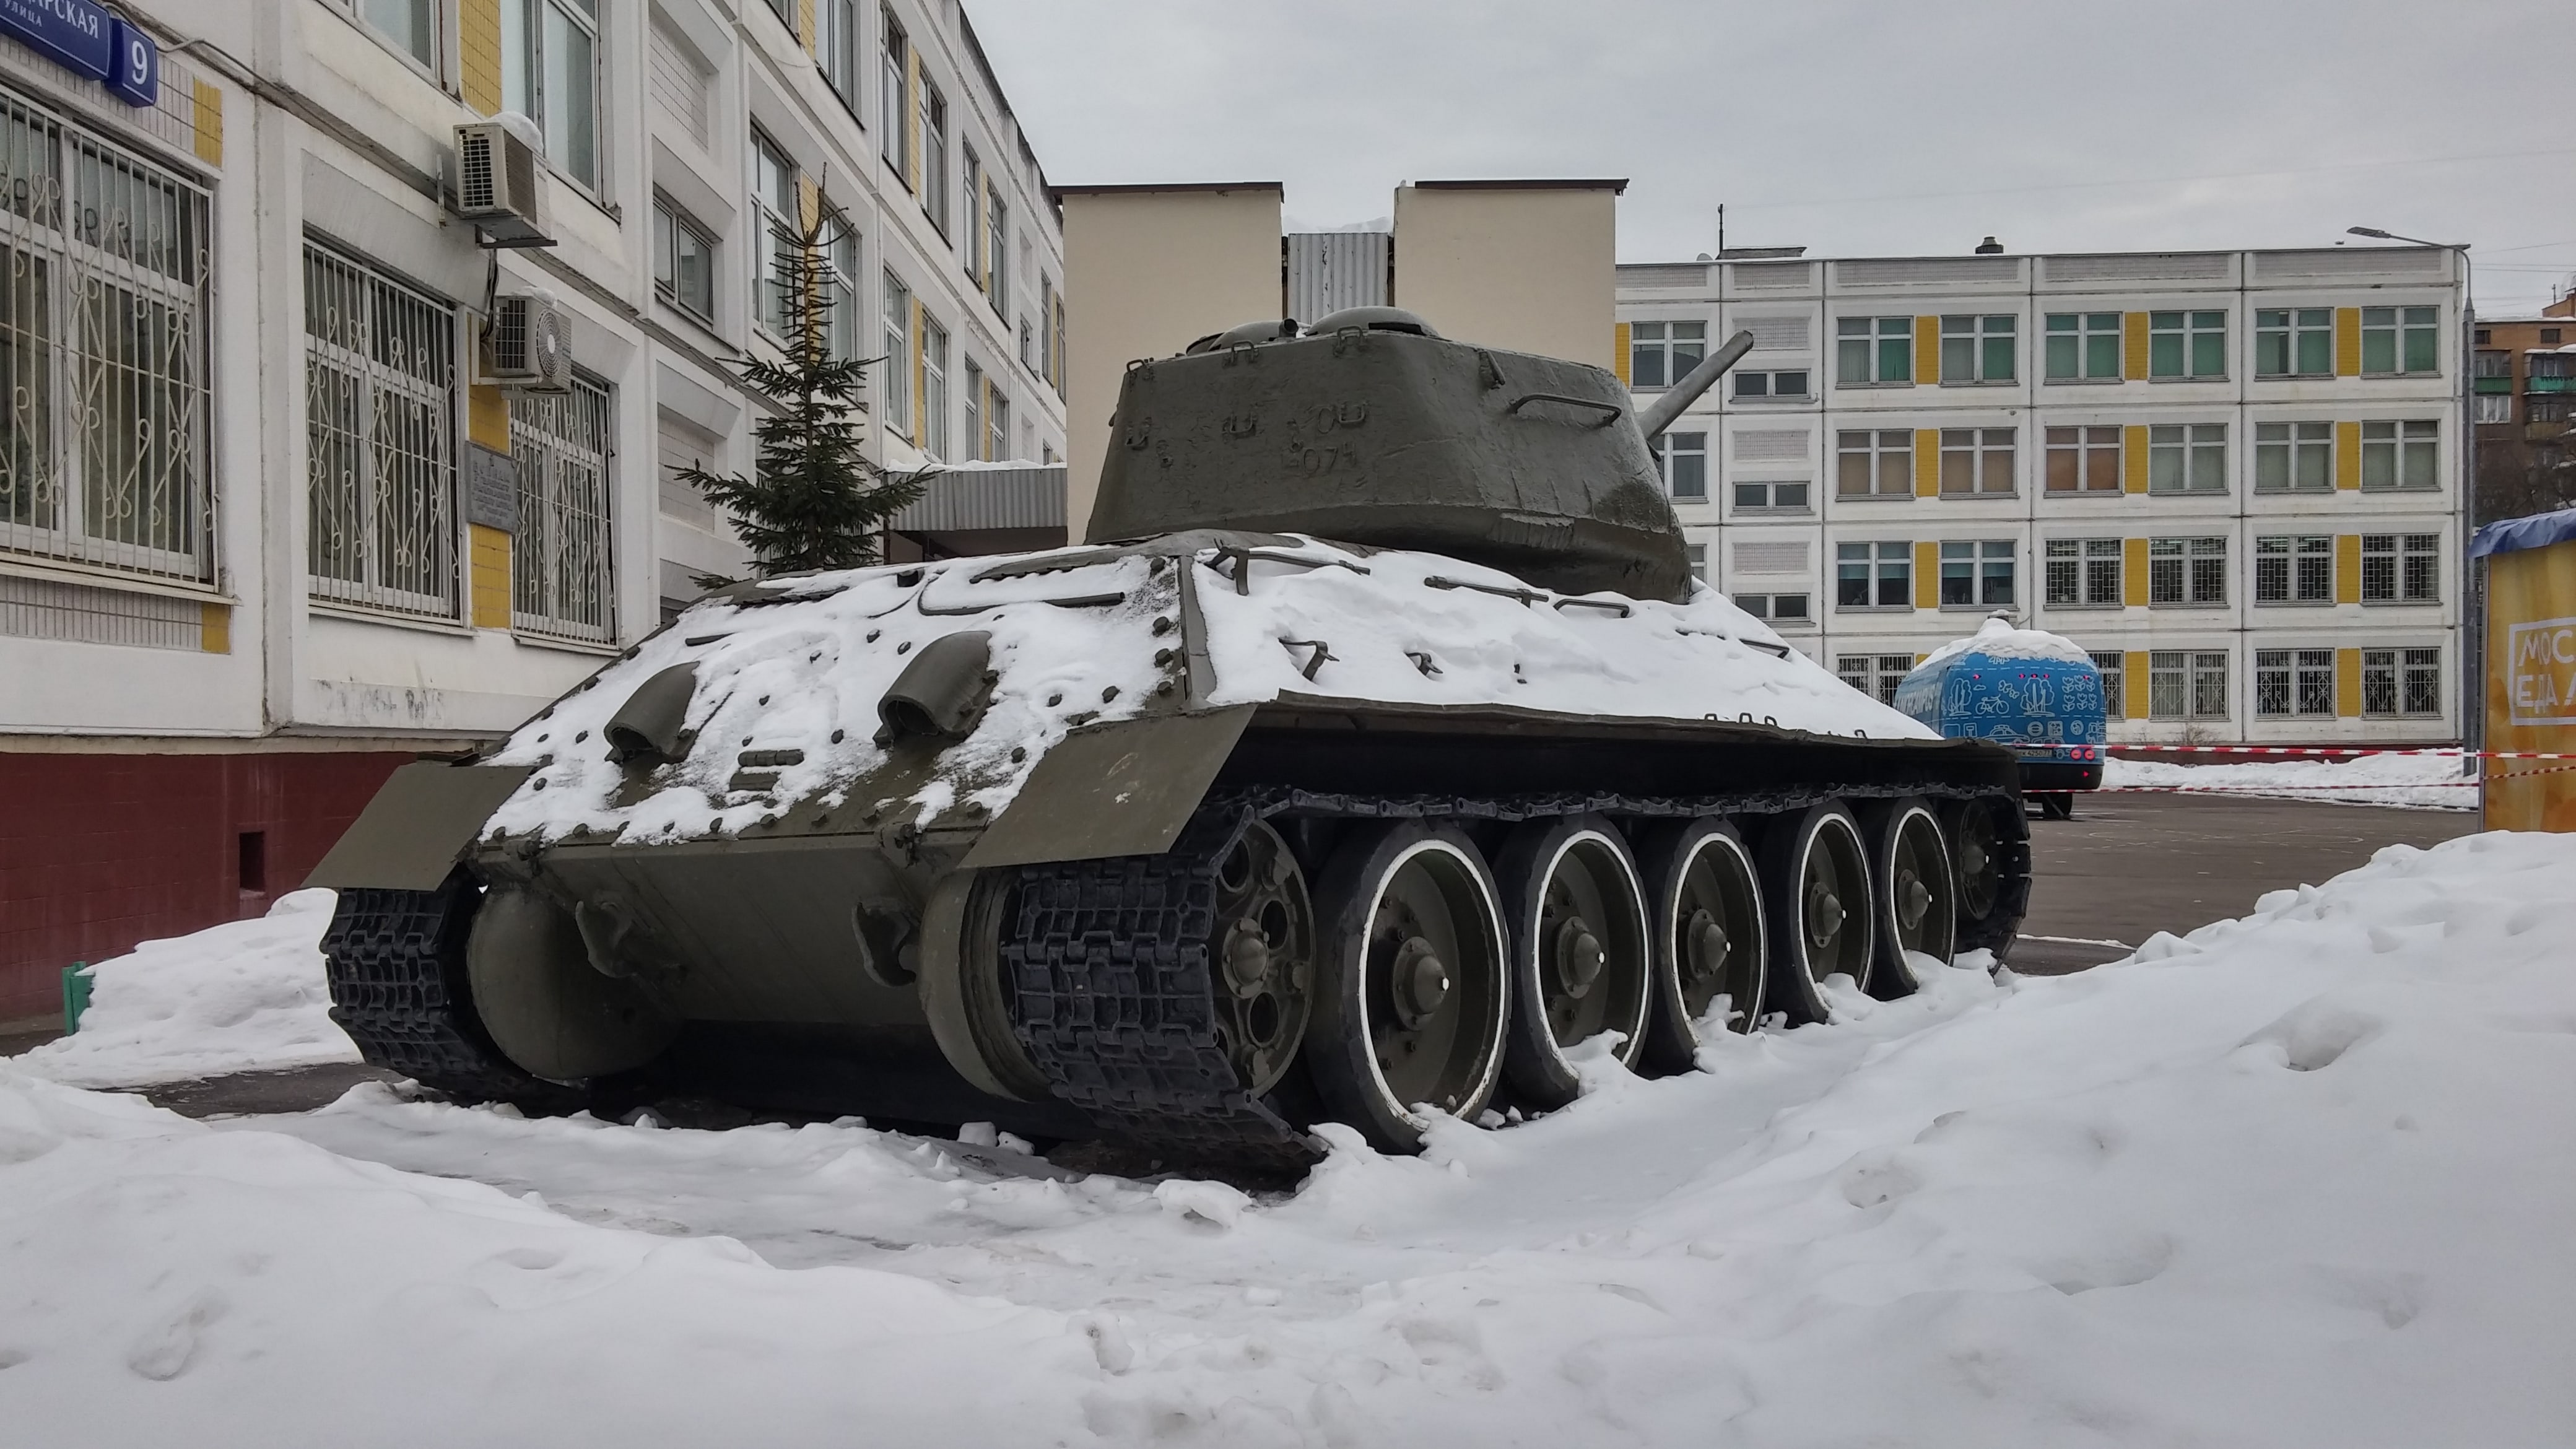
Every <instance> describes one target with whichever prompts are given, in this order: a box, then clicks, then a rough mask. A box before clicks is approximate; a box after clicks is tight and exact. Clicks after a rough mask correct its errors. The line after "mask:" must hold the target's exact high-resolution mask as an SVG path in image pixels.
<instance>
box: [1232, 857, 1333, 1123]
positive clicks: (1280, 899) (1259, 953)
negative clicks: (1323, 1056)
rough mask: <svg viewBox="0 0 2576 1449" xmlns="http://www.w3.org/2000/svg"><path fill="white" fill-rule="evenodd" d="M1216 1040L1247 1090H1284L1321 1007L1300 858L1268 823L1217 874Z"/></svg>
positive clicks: (1312, 922) (1312, 910) (1312, 915)
mask: <svg viewBox="0 0 2576 1449" xmlns="http://www.w3.org/2000/svg"><path fill="white" fill-rule="evenodd" d="M1208 962H1209V965H1210V966H1211V967H1213V968H1214V971H1213V974H1214V976H1215V981H1214V983H1213V984H1214V987H1215V999H1216V1017H1217V1040H1218V1041H1219V1042H1220V1043H1221V1044H1222V1045H1223V1046H1224V1047H1225V1052H1226V1058H1227V1060H1228V1061H1229V1062H1231V1063H1232V1064H1233V1066H1234V1073H1235V1076H1236V1078H1237V1079H1238V1080H1240V1081H1241V1082H1242V1083H1243V1088H1244V1090H1245V1091H1247V1092H1249V1093H1251V1094H1252V1095H1254V1096H1256V1097H1258V1096H1260V1095H1261V1094H1262V1093H1264V1092H1267V1091H1269V1090H1270V1089H1271V1088H1272V1087H1274V1086H1277V1085H1278V1084H1279V1078H1280V1077H1281V1076H1283V1075H1285V1074H1286V1072H1287V1070H1288V1066H1289V1063H1291V1062H1293V1061H1295V1060H1296V1059H1297V1048H1298V1047H1299V1046H1301V1045H1302V1044H1303V1043H1304V1042H1305V1039H1306V1025H1307V1020H1308V1018H1309V1017H1310V1016H1311V1015H1312V1014H1313V1010H1314V1001H1315V907H1314V903H1313V902H1312V901H1310V900H1309V899H1308V898H1307V895H1306V877H1305V875H1304V873H1302V872H1301V871H1299V870H1298V869H1297V857H1296V856H1294V855H1292V854H1290V853H1289V850H1288V843H1287V842H1286V841H1284V840H1281V839H1280V838H1279V832H1278V831H1276V830H1273V829H1272V828H1271V827H1270V824H1269V822H1267V821H1262V820H1256V821H1253V822H1252V823H1251V824H1250V825H1249V826H1248V827H1247V828H1246V829H1245V830H1244V832H1243V834H1242V835H1240V836H1238V837H1236V839H1235V841H1234V843H1233V844H1232V845H1229V846H1227V847H1226V851H1225V854H1224V855H1223V856H1221V857H1219V858H1218V861H1217V867H1216V932H1215V935H1214V938H1213V939H1211V940H1210V941H1209V942H1208Z"/></svg>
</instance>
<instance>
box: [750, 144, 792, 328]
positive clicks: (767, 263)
mask: <svg viewBox="0 0 2576 1449" xmlns="http://www.w3.org/2000/svg"><path fill="white" fill-rule="evenodd" d="M750 170H751V223H752V257H751V303H752V305H751V316H752V321H753V323H754V324H755V325H757V326H758V327H759V328H760V330H761V331H762V332H763V333H765V334H767V335H768V336H770V337H772V338H775V339H777V340H778V341H780V342H782V343H783V342H786V341H789V340H790V339H789V338H788V336H787V311H786V308H787V299H786V286H787V284H786V281H785V277H786V267H785V264H784V263H785V256H786V254H787V253H788V252H789V251H791V250H793V249H794V248H795V247H796V245H797V244H798V241H799V239H800V238H801V237H802V236H803V235H804V228H803V227H802V226H801V225H799V224H798V223H799V221H800V220H801V218H799V217H798V216H797V215H796V212H797V210H798V209H799V208H800V206H801V204H802V200H803V198H802V197H801V196H800V195H799V188H798V186H797V171H796V161H795V158H793V157H791V156H789V155H788V154H787V149H786V148H785V147H783V146H781V145H779V144H778V143H777V142H775V141H773V140H771V139H769V136H768V135H767V133H765V132H763V131H762V130H761V129H760V128H759V127H757V126H754V127H753V128H752V131H751V167H750Z"/></svg>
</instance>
